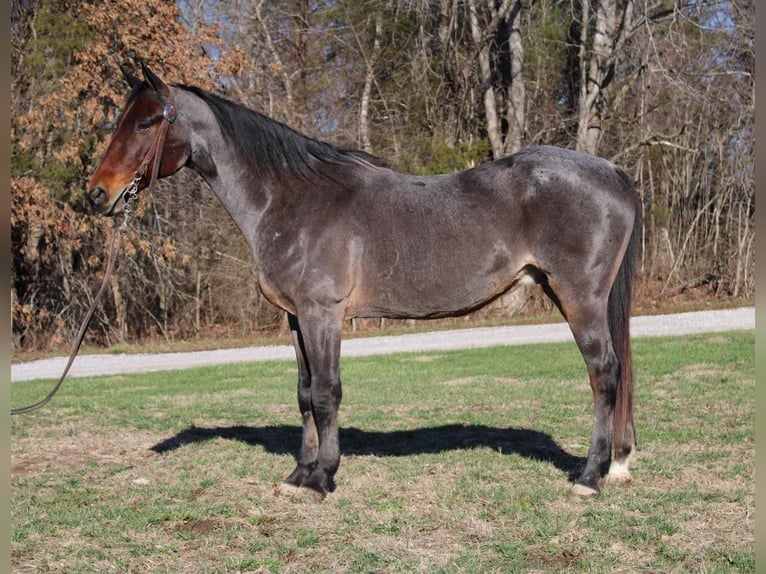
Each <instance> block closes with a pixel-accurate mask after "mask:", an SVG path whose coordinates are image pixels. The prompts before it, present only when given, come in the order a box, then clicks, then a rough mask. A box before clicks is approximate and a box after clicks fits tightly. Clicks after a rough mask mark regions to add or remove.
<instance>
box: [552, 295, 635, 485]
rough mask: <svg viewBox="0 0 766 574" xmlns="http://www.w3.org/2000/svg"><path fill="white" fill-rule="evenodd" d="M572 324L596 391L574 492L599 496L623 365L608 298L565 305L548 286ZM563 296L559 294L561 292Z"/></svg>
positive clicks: (568, 300) (608, 458) (567, 301)
mask: <svg viewBox="0 0 766 574" xmlns="http://www.w3.org/2000/svg"><path fill="white" fill-rule="evenodd" d="M544 287H545V290H546V292H547V293H548V295H549V296H551V298H552V299H553V300H554V301H555V302H556V303H557V304H558V306H559V308H560V309H561V311H562V313H563V314H564V316H565V317H566V319H567V321H568V322H569V326H570V328H571V330H572V334H573V335H574V338H575V341H576V342H577V346H578V348H579V349H580V352H581V353H582V356H583V358H584V359H585V363H586V365H587V367H588V378H589V380H590V387H591V390H592V391H593V403H594V405H593V428H592V430H591V440H590V447H589V448H588V459H587V462H586V464H585V469H584V470H583V471H582V474H581V475H580V477H579V478H578V479H577V480H576V481H575V485H574V492H575V494H577V495H578V496H581V497H590V496H594V495H595V494H597V493H598V490H599V487H598V483H599V480H600V479H601V477H603V476H604V475H606V474H607V472H608V471H609V466H610V463H611V460H612V439H613V436H612V435H613V420H614V409H615V403H616V399H617V386H618V383H619V379H620V363H619V360H618V358H617V355H616V353H615V351H614V347H613V346H612V338H611V335H610V331H609V324H608V321H607V305H606V298H603V299H602V298H599V297H592V298H589V299H588V301H587V302H586V303H582V302H581V303H572V301H573V300H574V298H572V297H567V298H566V299H565V300H564V301H562V300H561V299H559V297H557V295H558V294H556V293H553V292H552V290H551V288H550V285H545V286H544ZM559 293H560V292H559Z"/></svg>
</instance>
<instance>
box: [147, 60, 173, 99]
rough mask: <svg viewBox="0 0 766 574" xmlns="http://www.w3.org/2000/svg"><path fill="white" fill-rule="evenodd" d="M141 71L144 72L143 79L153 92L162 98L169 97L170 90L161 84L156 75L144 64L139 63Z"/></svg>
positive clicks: (163, 83) (164, 84)
mask: <svg viewBox="0 0 766 574" xmlns="http://www.w3.org/2000/svg"><path fill="white" fill-rule="evenodd" d="M141 70H142V71H143V72H144V79H145V80H146V81H147V82H148V83H149V85H150V86H151V87H152V88H154V91H155V92H157V93H158V94H160V95H161V96H164V97H166V98H167V97H169V96H170V88H169V87H168V85H167V84H166V83H165V82H163V81H162V80H161V79H160V78H159V76H158V75H157V74H155V73H154V72H152V71H151V70H150V69H149V66H147V65H146V63H145V62H141Z"/></svg>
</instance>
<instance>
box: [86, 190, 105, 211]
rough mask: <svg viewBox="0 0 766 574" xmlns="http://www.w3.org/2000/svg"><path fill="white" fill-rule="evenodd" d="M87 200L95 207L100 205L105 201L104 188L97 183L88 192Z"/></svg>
mask: <svg viewBox="0 0 766 574" xmlns="http://www.w3.org/2000/svg"><path fill="white" fill-rule="evenodd" d="M88 200H89V201H90V203H91V205H93V206H95V207H98V206H99V205H102V204H103V203H104V202H105V201H106V190H105V189H104V188H103V187H101V186H99V185H97V186H96V187H94V188H93V189H91V190H90V191H89V192H88Z"/></svg>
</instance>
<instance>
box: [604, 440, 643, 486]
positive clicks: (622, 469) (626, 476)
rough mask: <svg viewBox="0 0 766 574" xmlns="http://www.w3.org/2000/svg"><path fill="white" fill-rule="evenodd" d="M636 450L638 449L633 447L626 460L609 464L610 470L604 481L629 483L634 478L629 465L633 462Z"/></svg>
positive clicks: (608, 482) (607, 482)
mask: <svg viewBox="0 0 766 574" xmlns="http://www.w3.org/2000/svg"><path fill="white" fill-rule="evenodd" d="M635 452H636V449H635V448H633V449H632V450H631V451H630V454H629V455H628V456H627V457H625V459H624V460H621V461H618V460H613V461H612V464H610V465H609V472H608V473H607V475H606V476H605V477H604V482H605V483H606V484H615V483H628V482H630V481H631V480H633V477H632V476H631V475H630V470H629V468H628V467H629V466H630V463H631V462H633V458H634V454H635Z"/></svg>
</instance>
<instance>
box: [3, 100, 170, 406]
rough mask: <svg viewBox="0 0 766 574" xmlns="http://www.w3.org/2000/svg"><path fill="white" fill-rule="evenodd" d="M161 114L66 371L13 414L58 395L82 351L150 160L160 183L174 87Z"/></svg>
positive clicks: (114, 230) (152, 178)
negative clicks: (42, 394)
mask: <svg viewBox="0 0 766 574" xmlns="http://www.w3.org/2000/svg"><path fill="white" fill-rule="evenodd" d="M162 116H163V118H164V119H165V122H163V123H162V125H161V126H160V130H159V132H157V137H156V138H155V139H154V142H152V145H151V147H150V148H149V151H147V152H146V157H145V158H144V161H142V162H141V165H140V166H139V167H138V170H137V171H136V173H135V174H134V175H133V181H131V182H130V185H129V186H128V188H127V189H126V190H125V193H124V194H123V198H124V202H125V203H124V205H123V211H124V212H125V219H124V220H123V221H122V224H121V225H120V226H119V228H118V227H117V224H116V223H114V224H113V225H112V237H111V239H110V240H109V259H108V260H107V263H106V271H105V272H104V278H103V280H102V281H101V287H99V289H98V292H97V293H96V297H95V298H94V299H93V303H91V305H90V309H88V312H87V313H86V314H85V319H84V320H83V322H82V325H80V331H79V332H78V333H77V337H76V338H75V341H74V344H73V345H72V350H71V351H70V353H69V360H68V361H67V364H66V367H64V372H63V373H62V374H61V377H60V378H59V380H58V382H57V383H56V385H55V386H54V387H53V388H52V389H51V391H50V392H49V393H48V394H47V395H46V396H45V398H44V399H42V400H41V401H38V402H36V403H35V404H33V405H28V406H26V407H20V408H18V409H11V414H12V415H20V414H24V413H29V412H32V411H36V410H37V409H39V408H40V407H43V406H45V405H46V404H47V403H48V401H50V400H51V399H52V398H53V395H55V394H56V392H57V391H58V390H59V388H60V387H61V384H62V383H63V382H64V379H65V378H66V376H67V373H68V372H69V369H70V367H71V366H72V363H74V360H75V358H76V357H77V353H78V352H79V351H80V345H82V342H83V339H85V331H86V330H87V329H88V325H89V324H90V320H91V319H92V318H93V313H95V312H96V305H98V301H99V299H101V296H102V295H103V294H104V292H105V291H106V286H107V285H108V284H109V279H110V278H111V277H112V270H113V269H114V260H115V259H116V256H117V251H118V249H119V246H120V239H121V238H122V233H123V231H124V230H125V229H127V227H128V220H129V219H130V216H131V213H132V212H133V208H134V203H135V202H136V201H137V200H138V184H139V183H141V180H142V179H143V177H144V175H145V174H146V168H147V167H149V164H150V163H152V172H151V174H150V177H149V185H148V186H147V188H148V190H149V193H151V192H152V191H154V184H155V183H157V175H158V173H159V170H160V161H161V160H162V152H163V151H164V146H165V136H166V135H167V133H168V129H169V128H170V124H172V123H173V122H175V121H176V108H175V101H174V97H173V89H172V88H171V89H170V92H169V94H168V101H167V102H166V103H165V108H164V109H163V111H162Z"/></svg>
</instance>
